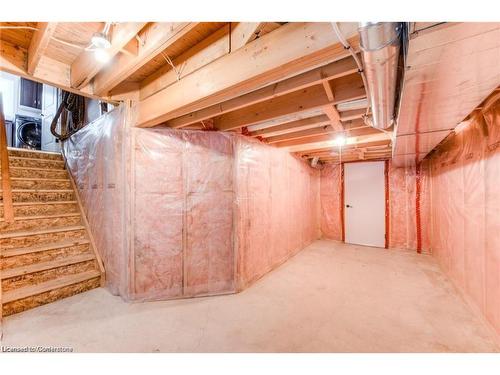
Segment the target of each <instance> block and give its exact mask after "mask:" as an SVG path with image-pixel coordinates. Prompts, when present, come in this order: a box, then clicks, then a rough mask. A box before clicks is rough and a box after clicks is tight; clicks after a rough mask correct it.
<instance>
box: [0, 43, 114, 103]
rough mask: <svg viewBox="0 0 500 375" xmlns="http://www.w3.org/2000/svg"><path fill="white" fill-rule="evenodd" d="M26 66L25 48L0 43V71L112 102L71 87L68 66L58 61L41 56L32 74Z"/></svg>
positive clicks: (87, 89)
mask: <svg viewBox="0 0 500 375" xmlns="http://www.w3.org/2000/svg"><path fill="white" fill-rule="evenodd" d="M27 65H28V51H27V50H26V49H25V48H21V47H19V46H14V45H13V44H11V43H9V42H6V41H3V40H2V42H1V43H0V71H5V72H8V73H10V74H14V75H17V76H20V77H24V78H27V79H31V80H33V81H37V82H41V83H46V84H48V85H52V86H55V87H59V88H61V89H63V90H66V91H69V92H74V93H75V94H78V95H83V96H86V97H88V98H93V99H99V100H105V101H108V102H114V101H113V98H111V99H107V98H102V97H99V96H96V95H93V94H92V92H90V88H89V87H88V86H87V87H84V88H83V89H80V90H78V89H75V88H73V87H71V86H70V78H69V77H70V66H69V65H67V64H64V63H62V62H60V61H56V60H54V59H51V58H50V57H48V56H42V57H41V58H40V61H39V63H38V67H37V68H36V69H35V72H34V73H33V74H28V71H27Z"/></svg>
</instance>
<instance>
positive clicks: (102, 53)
mask: <svg viewBox="0 0 500 375" xmlns="http://www.w3.org/2000/svg"><path fill="white" fill-rule="evenodd" d="M94 56H95V58H96V60H97V61H99V62H101V63H107V62H108V61H109V60H110V58H111V56H110V55H109V53H108V51H106V50H105V49H102V48H98V49H96V50H95V51H94Z"/></svg>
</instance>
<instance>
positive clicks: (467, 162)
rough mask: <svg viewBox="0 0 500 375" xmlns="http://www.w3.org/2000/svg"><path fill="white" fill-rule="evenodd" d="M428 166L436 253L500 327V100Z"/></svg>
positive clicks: (460, 131)
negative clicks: (499, 102)
mask: <svg viewBox="0 0 500 375" xmlns="http://www.w3.org/2000/svg"><path fill="white" fill-rule="evenodd" d="M430 169H431V184H430V186H431V189H430V197H431V215H430V218H431V220H430V224H431V227H430V228H429V232H430V242H431V248H432V252H433V255H434V256H436V257H437V259H438V261H439V262H440V264H441V266H442V268H443V269H444V270H445V272H446V273H447V274H448V275H449V276H450V278H451V279H452V280H453V281H454V283H455V284H456V285H457V286H458V287H459V288H460V289H461V290H462V291H463V293H464V294H465V295H466V296H467V298H468V299H469V301H470V302H472V303H474V305H476V306H477V307H478V308H479V309H480V310H481V311H482V312H483V314H484V316H485V317H486V319H487V320H488V321H489V322H490V323H491V324H492V325H493V326H494V327H495V329H496V330H497V332H499V333H500V105H497V106H496V107H495V108H494V109H492V110H489V111H488V112H486V113H485V114H484V117H483V116H482V115H479V116H477V117H475V118H473V120H471V121H468V122H467V123H463V124H461V125H460V126H459V127H458V128H457V129H456V133H455V134H454V135H452V136H450V137H449V139H447V140H446V142H445V143H444V144H443V145H442V146H441V147H440V148H439V149H438V151H437V152H435V153H434V154H433V155H432V157H431V159H430Z"/></svg>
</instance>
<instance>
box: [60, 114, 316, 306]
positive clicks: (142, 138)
mask: <svg viewBox="0 0 500 375" xmlns="http://www.w3.org/2000/svg"><path fill="white" fill-rule="evenodd" d="M126 112H127V111H126V110H124V109H121V108H120V109H116V110H114V111H112V112H110V113H109V114H107V115H105V116H103V117H101V118H99V119H98V120H96V121H94V122H93V123H91V124H90V125H88V126H87V127H85V128H84V129H83V130H81V131H80V132H78V133H77V134H76V135H74V136H73V137H72V138H71V139H70V140H69V141H68V142H66V143H65V145H64V150H65V153H66V155H67V158H68V166H69V169H70V171H71V173H72V175H73V176H74V178H75V180H76V182H77V185H78V189H79V191H80V194H81V196H82V198H83V203H84V205H85V210H86V213H87V217H88V219H89V222H90V224H91V227H92V233H93V234H94V236H95V239H96V243H97V247H98V250H99V252H100V254H101V256H102V258H103V261H104V265H105V269H106V277H107V285H108V287H109V288H110V290H111V291H112V292H113V293H115V294H119V295H121V296H122V297H123V298H125V299H127V300H155V299H170V298H180V297H191V296H203V295H215V294H222V293H232V292H235V291H238V290H241V289H243V288H244V287H246V286H247V285H249V284H251V283H252V282H253V281H255V280H257V279H258V278H260V277H261V276H263V275H264V274H265V273H267V272H269V271H270V270H272V269H273V268H275V267H276V266H278V265H279V264H281V263H282V262H284V261H285V260H286V259H288V258H289V257H291V256H292V255H293V254H295V253H296V252H298V251H300V250H301V249H302V248H304V247H305V246H307V245H308V244H310V243H311V242H312V241H314V240H315V239H317V238H318V237H319V171H317V170H315V169H313V168H311V167H309V166H308V165H307V164H306V163H305V162H303V161H301V160H299V159H297V158H295V157H294V156H292V155H290V154H289V153H287V152H284V151H282V150H279V149H276V148H273V147H270V146H266V145H264V144H262V143H260V142H259V141H257V140H253V139H250V138H247V137H243V136H239V135H236V134H229V133H221V132H210V131H180V130H173V129H165V128H162V129H139V128H134V127H130V126H129V125H128V124H126V120H125V118H126V117H127V115H126Z"/></svg>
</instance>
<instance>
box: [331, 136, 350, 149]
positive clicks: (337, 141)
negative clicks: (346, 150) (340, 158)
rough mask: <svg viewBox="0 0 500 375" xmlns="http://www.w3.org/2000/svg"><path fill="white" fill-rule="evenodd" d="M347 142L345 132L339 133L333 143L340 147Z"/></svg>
mask: <svg viewBox="0 0 500 375" xmlns="http://www.w3.org/2000/svg"><path fill="white" fill-rule="evenodd" d="M346 143H347V138H346V137H345V135H344V134H339V135H337V137H335V139H334V140H333V144H334V145H335V146H338V147H342V146H344V145H345V144H346Z"/></svg>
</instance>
